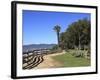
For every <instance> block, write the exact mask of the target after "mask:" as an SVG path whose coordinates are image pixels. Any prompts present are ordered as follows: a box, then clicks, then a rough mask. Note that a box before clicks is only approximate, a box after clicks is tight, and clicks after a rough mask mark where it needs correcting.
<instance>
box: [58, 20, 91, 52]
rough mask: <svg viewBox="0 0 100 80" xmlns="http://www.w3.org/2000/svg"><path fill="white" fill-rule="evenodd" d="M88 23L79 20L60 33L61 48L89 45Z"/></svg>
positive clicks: (79, 47)
mask: <svg viewBox="0 0 100 80" xmlns="http://www.w3.org/2000/svg"><path fill="white" fill-rule="evenodd" d="M90 26H91V25H90V21H89V20H87V19H81V20H78V21H76V22H73V23H71V24H70V25H69V26H68V28H67V29H66V31H65V32H62V33H60V40H61V47H62V48H63V47H64V48H69V49H73V48H78V49H79V50H80V49H82V48H84V46H88V45H90V40H91V38H90V35H91V27H90Z"/></svg>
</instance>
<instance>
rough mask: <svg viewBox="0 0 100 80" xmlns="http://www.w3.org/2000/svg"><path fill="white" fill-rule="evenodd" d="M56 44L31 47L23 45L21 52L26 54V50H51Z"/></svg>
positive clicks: (33, 45)
mask: <svg viewBox="0 0 100 80" xmlns="http://www.w3.org/2000/svg"><path fill="white" fill-rule="evenodd" d="M55 45H56V44H31V45H23V52H26V51H27V50H29V51H31V50H35V49H40V48H42V49H44V48H47V49H51V48H52V47H53V46H55Z"/></svg>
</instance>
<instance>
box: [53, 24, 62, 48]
mask: <svg viewBox="0 0 100 80" xmlns="http://www.w3.org/2000/svg"><path fill="white" fill-rule="evenodd" d="M53 29H54V30H55V31H56V33H57V40H58V47H60V39H59V32H60V29H61V27H60V26H59V25H56V26H54V28H53Z"/></svg>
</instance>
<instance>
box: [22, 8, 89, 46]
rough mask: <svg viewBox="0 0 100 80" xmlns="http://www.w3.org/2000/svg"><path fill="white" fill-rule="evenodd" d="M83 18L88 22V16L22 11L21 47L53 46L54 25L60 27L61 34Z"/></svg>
mask: <svg viewBox="0 0 100 80" xmlns="http://www.w3.org/2000/svg"><path fill="white" fill-rule="evenodd" d="M84 18H87V19H89V20H90V14H88V13H69V12H47V11H31V10H23V25H22V26H23V45H28V44H55V43H57V36H56V32H55V31H54V30H53V28H54V26H55V25H60V26H61V32H63V31H65V30H66V29H67V28H68V25H70V24H71V23H72V22H75V21H77V20H79V19H84Z"/></svg>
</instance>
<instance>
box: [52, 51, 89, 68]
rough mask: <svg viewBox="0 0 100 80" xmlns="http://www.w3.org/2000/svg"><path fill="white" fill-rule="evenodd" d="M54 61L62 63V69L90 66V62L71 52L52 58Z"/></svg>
mask: <svg viewBox="0 0 100 80" xmlns="http://www.w3.org/2000/svg"><path fill="white" fill-rule="evenodd" d="M52 58H53V59H54V60H56V61H58V62H60V63H61V64H62V67H83V66H90V60H89V59H86V58H83V57H75V56H73V55H72V54H70V51H69V52H66V54H62V55H57V56H53V57H52Z"/></svg>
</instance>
